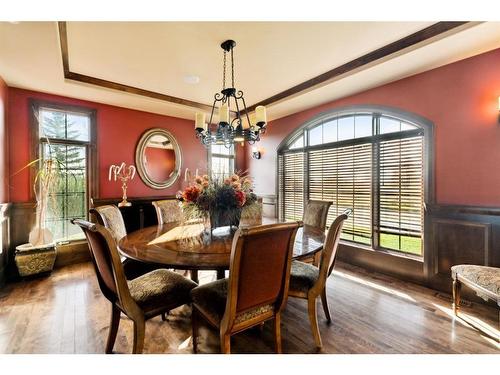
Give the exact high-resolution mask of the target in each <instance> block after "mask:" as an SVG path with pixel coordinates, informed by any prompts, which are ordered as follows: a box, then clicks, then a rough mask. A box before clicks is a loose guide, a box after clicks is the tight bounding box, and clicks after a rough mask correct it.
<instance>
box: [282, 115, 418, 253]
mask: <svg viewBox="0 0 500 375" xmlns="http://www.w3.org/2000/svg"><path fill="white" fill-rule="evenodd" d="M340 120H342V126H343V130H342V134H343V135H342V137H340V133H339V130H338V129H337V127H338V126H340V125H339V124H340V122H339V121H340ZM332 124H334V125H335V126H333V127H332V126H331V125H332ZM326 125H328V127H326ZM356 129H358V130H356ZM424 129H425V127H420V126H417V125H416V124H415V123H410V122H407V121H404V120H402V119H399V118H398V117H397V116H394V115H385V114H380V113H372V114H368V113H364V112H360V113H355V114H352V115H344V114H343V115H341V116H340V117H331V118H327V119H322V120H321V121H320V122H319V123H315V124H312V125H308V126H305V127H304V130H303V131H302V132H301V133H299V134H298V135H297V134H294V135H293V138H292V139H291V140H290V141H289V143H288V145H287V146H284V148H282V149H281V150H280V151H278V198H279V200H278V207H279V217H280V218H281V219H285V220H300V219H302V215H303V207H304V203H305V201H306V200H307V199H312V200H322V201H331V202H332V206H331V207H330V210H329V213H328V219H327V226H329V225H331V223H332V222H333V220H334V219H335V218H336V217H337V216H338V215H340V214H341V213H342V212H343V211H344V210H345V209H346V208H351V209H352V213H351V215H350V217H349V219H348V220H347V221H346V222H345V223H344V226H343V230H342V234H341V238H342V239H343V240H347V241H352V242H356V243H360V244H364V245H368V246H371V247H372V248H373V249H376V250H379V249H382V250H395V251H399V252H403V253H406V254H412V255H417V256H422V255H423V251H424V250H423V228H424V212H423V206H424V159H425V158H424V144H426V143H425V142H427V141H426V138H425V137H426V136H425V133H424ZM335 135H336V136H335ZM347 135H348V136H347ZM298 139H300V145H299V146H297V140H298Z"/></svg>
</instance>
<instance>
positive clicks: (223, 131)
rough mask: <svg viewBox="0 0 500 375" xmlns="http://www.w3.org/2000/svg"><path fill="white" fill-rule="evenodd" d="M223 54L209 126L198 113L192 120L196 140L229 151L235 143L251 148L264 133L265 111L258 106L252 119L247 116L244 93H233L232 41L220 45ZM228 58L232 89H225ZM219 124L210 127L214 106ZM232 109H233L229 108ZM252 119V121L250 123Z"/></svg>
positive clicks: (234, 89)
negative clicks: (229, 57) (227, 58)
mask: <svg viewBox="0 0 500 375" xmlns="http://www.w3.org/2000/svg"><path fill="white" fill-rule="evenodd" d="M220 46H221V48H222V49H223V50H224V69H223V72H222V90H221V91H220V92H218V93H216V94H215V95H214V103H213V105H212V111H211V113H210V119H209V120H208V123H206V122H205V114H204V113H197V114H196V120H195V125H194V127H195V130H196V136H197V137H198V138H199V139H200V141H201V143H203V144H204V145H205V146H207V147H208V146H210V145H213V144H220V145H222V144H223V145H225V146H226V147H231V146H232V145H233V143H235V142H245V141H246V142H248V143H249V144H254V143H255V142H257V141H259V140H260V135H261V134H263V133H264V132H265V131H266V123H267V120H266V108H265V107H264V106H258V107H256V108H255V116H249V115H248V111H247V106H246V104H245V98H244V97H243V91H241V90H236V88H235V86H234V59H233V49H234V47H235V46H236V42H235V41H234V40H226V41H225V42H224V43H222V44H221V45H220ZM228 52H229V53H230V54H231V87H227V88H226V54H227V53H228ZM218 103H220V106H218V113H219V123H218V124H213V125H214V126H212V120H213V119H214V112H215V107H216V106H217V104H218ZM233 106H234V107H235V108H232V107H233ZM251 119H252V120H251Z"/></svg>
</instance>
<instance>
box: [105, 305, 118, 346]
mask: <svg viewBox="0 0 500 375" xmlns="http://www.w3.org/2000/svg"><path fill="white" fill-rule="evenodd" d="M120 314H121V312H120V309H119V308H118V307H116V306H115V305H114V304H111V321H110V323H109V332H108V340H107V341H106V354H111V353H113V346H114V345H115V341H116V334H117V333H118V326H119V325H120Z"/></svg>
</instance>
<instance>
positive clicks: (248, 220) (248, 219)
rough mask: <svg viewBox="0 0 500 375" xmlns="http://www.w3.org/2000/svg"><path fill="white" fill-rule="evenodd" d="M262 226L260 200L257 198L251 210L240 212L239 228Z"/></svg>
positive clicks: (245, 209) (246, 209)
mask: <svg viewBox="0 0 500 375" xmlns="http://www.w3.org/2000/svg"><path fill="white" fill-rule="evenodd" d="M252 225H262V198H258V199H257V202H255V204H254V205H253V206H252V209H248V208H245V207H244V208H243V209H242V210H241V217H240V226H241V227H244V226H247V227H249V226H252Z"/></svg>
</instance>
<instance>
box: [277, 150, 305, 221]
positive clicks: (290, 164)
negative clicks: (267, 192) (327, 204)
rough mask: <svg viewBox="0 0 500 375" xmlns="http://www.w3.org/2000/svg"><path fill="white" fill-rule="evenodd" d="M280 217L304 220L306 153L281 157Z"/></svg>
mask: <svg viewBox="0 0 500 375" xmlns="http://www.w3.org/2000/svg"><path fill="white" fill-rule="evenodd" d="M278 164H279V165H278V173H279V176H280V177H279V189H280V192H282V194H281V196H280V217H281V218H282V219H285V220H302V215H303V212H304V153H303V152H293V153H285V154H283V155H280V156H279V161H278Z"/></svg>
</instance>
